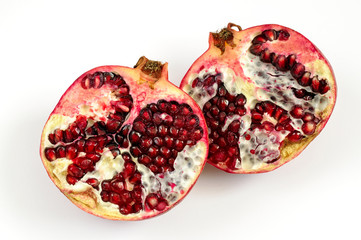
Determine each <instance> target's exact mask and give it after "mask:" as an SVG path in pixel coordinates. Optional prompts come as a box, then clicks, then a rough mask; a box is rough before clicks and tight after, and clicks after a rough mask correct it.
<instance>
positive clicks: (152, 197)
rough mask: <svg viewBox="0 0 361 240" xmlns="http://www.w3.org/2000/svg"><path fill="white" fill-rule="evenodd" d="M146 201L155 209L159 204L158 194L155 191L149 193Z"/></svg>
mask: <svg viewBox="0 0 361 240" xmlns="http://www.w3.org/2000/svg"><path fill="white" fill-rule="evenodd" d="M145 203H146V204H147V206H148V207H149V208H150V209H155V207H156V206H157V205H158V197H157V195H156V194H154V193H151V194H149V195H148V196H147V198H146V199H145Z"/></svg>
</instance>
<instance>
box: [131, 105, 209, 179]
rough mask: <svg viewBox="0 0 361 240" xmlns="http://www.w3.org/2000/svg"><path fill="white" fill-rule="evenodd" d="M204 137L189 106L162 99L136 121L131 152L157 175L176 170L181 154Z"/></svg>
mask: <svg viewBox="0 0 361 240" xmlns="http://www.w3.org/2000/svg"><path fill="white" fill-rule="evenodd" d="M202 137H203V129H202V128H201V127H200V126H199V118H198V116H197V115H195V114H193V110H192V108H191V107H190V106H189V105H188V104H179V103H178V102H176V101H165V100H159V101H158V102H157V103H151V104H148V105H147V106H146V107H145V108H143V109H142V110H141V111H140V114H139V116H138V117H137V118H136V119H135V120H134V123H133V128H132V131H131V132H130V133H129V141H130V143H131V145H132V146H131V148H130V152H131V154H132V155H133V156H134V157H137V158H138V162H139V163H141V164H144V165H145V166H147V167H148V168H149V169H150V170H151V171H152V172H153V173H163V172H166V171H173V170H174V161H175V159H176V157H177V155H178V152H180V151H182V150H183V149H184V148H185V146H187V145H188V146H193V145H195V144H196V143H197V141H198V140H200V139H201V138H202Z"/></svg>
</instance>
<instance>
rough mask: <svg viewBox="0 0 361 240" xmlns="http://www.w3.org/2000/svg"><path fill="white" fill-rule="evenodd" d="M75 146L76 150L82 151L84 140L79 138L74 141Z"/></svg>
mask: <svg viewBox="0 0 361 240" xmlns="http://www.w3.org/2000/svg"><path fill="white" fill-rule="evenodd" d="M75 146H76V148H77V149H78V152H84V149H85V140H84V139H80V140H78V141H76V142H75Z"/></svg>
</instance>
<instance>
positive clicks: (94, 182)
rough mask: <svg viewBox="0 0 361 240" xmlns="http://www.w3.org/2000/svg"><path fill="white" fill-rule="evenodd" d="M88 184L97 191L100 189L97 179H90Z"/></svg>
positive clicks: (87, 181)
mask: <svg viewBox="0 0 361 240" xmlns="http://www.w3.org/2000/svg"><path fill="white" fill-rule="evenodd" d="M86 183H87V184H89V185H90V186H92V187H93V188H95V189H99V187H98V186H99V181H98V179H96V178H89V179H88V180H86Z"/></svg>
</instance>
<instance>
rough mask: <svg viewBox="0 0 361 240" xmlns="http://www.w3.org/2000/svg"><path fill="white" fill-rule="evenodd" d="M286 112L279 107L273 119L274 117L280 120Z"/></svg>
mask: <svg viewBox="0 0 361 240" xmlns="http://www.w3.org/2000/svg"><path fill="white" fill-rule="evenodd" d="M284 112H285V110H283V109H282V108H280V107H277V108H276V110H275V112H274V115H273V117H274V118H275V119H276V120H279V119H280V117H281V115H283V114H284Z"/></svg>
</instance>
